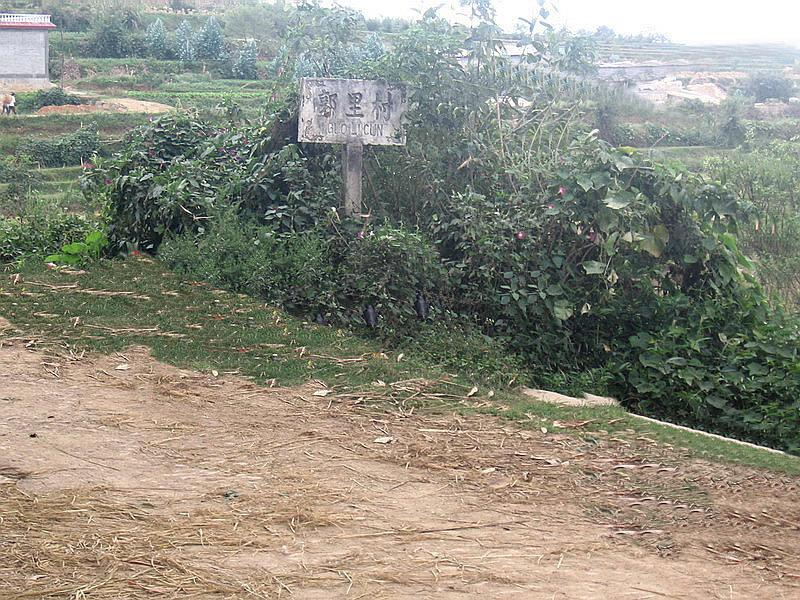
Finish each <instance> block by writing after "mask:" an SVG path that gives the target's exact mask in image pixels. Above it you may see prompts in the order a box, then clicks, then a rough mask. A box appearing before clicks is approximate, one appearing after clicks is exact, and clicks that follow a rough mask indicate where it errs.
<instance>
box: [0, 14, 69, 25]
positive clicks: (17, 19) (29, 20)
mask: <svg viewBox="0 0 800 600" xmlns="http://www.w3.org/2000/svg"><path fill="white" fill-rule="evenodd" d="M55 28H56V26H55V25H54V24H53V23H51V22H50V15H26V14H14V13H0V29H55Z"/></svg>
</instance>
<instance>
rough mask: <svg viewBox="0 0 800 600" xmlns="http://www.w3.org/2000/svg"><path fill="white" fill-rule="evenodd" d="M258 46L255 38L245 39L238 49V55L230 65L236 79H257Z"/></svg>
mask: <svg viewBox="0 0 800 600" xmlns="http://www.w3.org/2000/svg"><path fill="white" fill-rule="evenodd" d="M257 61H258V46H257V45H256V41H255V40H252V39H251V40H247V41H246V42H245V43H244V45H243V46H242V49H241V50H240V51H239V57H238V58H237V59H236V62H234V63H233V66H232V67H231V72H232V74H233V76H234V77H235V78H236V79H258V68H257V66H256V63H257Z"/></svg>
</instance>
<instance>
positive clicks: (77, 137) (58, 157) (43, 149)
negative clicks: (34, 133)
mask: <svg viewBox="0 0 800 600" xmlns="http://www.w3.org/2000/svg"><path fill="white" fill-rule="evenodd" d="M99 149H100V137H99V135H98V133H97V126H96V125H95V124H94V123H92V124H90V125H88V126H86V127H81V128H80V129H78V131H76V132H75V133H69V134H67V135H63V136H60V137H56V138H53V139H36V138H31V139H28V140H25V141H23V142H21V143H20V145H19V147H18V149H17V151H18V153H19V154H24V155H27V156H32V157H35V159H36V162H37V163H38V164H39V166H41V167H67V166H70V165H80V164H82V163H84V162H86V161H88V160H89V159H91V158H92V156H93V155H94V154H95V153H96V152H97V151H98V150H99Z"/></svg>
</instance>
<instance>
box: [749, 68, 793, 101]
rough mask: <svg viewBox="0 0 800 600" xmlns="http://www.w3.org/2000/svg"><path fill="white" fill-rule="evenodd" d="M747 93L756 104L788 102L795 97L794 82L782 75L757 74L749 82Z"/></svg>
mask: <svg viewBox="0 0 800 600" xmlns="http://www.w3.org/2000/svg"><path fill="white" fill-rule="evenodd" d="M745 91H746V93H747V94H748V95H749V96H752V97H753V98H755V101H756V102H766V101H767V100H781V101H783V102H786V101H788V100H789V98H791V97H792V96H793V95H794V82H793V81H792V80H791V79H789V78H788V77H786V76H785V75H783V74H781V73H756V74H754V75H751V76H750V78H749V79H748V80H747V84H746V86H745Z"/></svg>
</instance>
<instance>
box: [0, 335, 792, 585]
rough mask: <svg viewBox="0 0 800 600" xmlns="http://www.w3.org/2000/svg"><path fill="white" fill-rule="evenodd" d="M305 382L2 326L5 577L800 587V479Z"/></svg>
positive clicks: (0, 574) (1, 578) (624, 440)
mask: <svg viewBox="0 0 800 600" xmlns="http://www.w3.org/2000/svg"><path fill="white" fill-rule="evenodd" d="M0 329H2V327H0ZM315 392H317V393H318V394H325V391H323V387H322V386H321V385H320V384H318V383H309V384H308V385H307V386H304V387H300V388H294V389H286V388H264V387H259V386H257V385H255V384H253V383H251V382H248V381H247V380H244V379H241V378H238V377H236V376H233V375H225V374H220V376H219V377H214V376H213V375H212V374H204V373H198V372H190V371H183V370H180V369H177V368H173V367H170V366H167V365H164V364H161V363H158V362H156V361H155V360H153V359H152V358H151V357H150V356H149V354H148V353H147V351H145V350H143V349H135V348H134V349H130V351H128V352H125V353H124V354H118V355H114V356H74V355H69V354H66V353H65V352H59V351H57V350H56V349H52V350H50V351H44V350H34V349H33V348H31V349H28V348H25V344H24V342H21V341H15V342H13V345H12V346H8V342H6V343H5V346H3V347H0V417H1V418H0V597H2V598H4V599H16V598H87V599H92V598H126V599H128V598H134V599H135V598H181V599H183V598H277V597H283V598H300V599H330V598H353V599H356V598H369V599H411V598H413V599H425V598H436V599H445V600H446V599H451V598H453V599H455V598H459V599H461V598H547V599H552V598H561V599H577V598H591V599H594V598H597V599H600V598H602V599H607V598H619V599H635V598H638V599H645V598H650V599H661V598H682V599H683V598H698V599H700V598H702V599H710V598H718V599H726V600H730V599H755V598H763V599H790V598H793V599H797V598H800V556H798V552H800V505H798V503H797V499H798V491H799V490H800V485H799V484H800V479H798V478H796V477H789V476H782V475H777V474H771V473H767V472H759V471H755V470H751V469H747V468H742V467H731V466H725V465H719V464H711V463H705V462H701V461H697V460H692V459H689V458H688V457H687V456H686V455H685V453H684V452H682V451H680V450H677V449H674V448H669V447H666V446H664V445H659V444H657V443H655V442H654V441H652V440H649V439H647V438H646V437H639V438H637V437H636V436H635V435H633V434H628V435H620V436H618V437H613V436H610V435H601V436H594V437H592V436H590V435H588V434H587V435H580V427H581V424H580V423H562V424H561V425H562V428H561V429H559V430H557V431H556V432H553V431H546V432H545V431H543V430H541V429H540V428H539V425H538V421H536V420H535V417H532V423H536V426H535V427H532V428H529V429H524V428H521V427H518V426H515V425H513V424H509V423H508V422H505V421H502V420H500V419H496V418H493V417H487V416H482V415H475V416H468V417H463V416H456V415H442V414H417V413H416V412H414V411H411V410H410V409H404V408H402V407H396V408H395V409H393V410H391V409H390V410H378V409H370V408H368V407H364V406H363V405H362V403H360V402H359V400H358V398H356V397H353V396H346V395H338V394H337V393H336V392H335V391H333V392H331V393H329V394H327V395H314V393H315Z"/></svg>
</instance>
